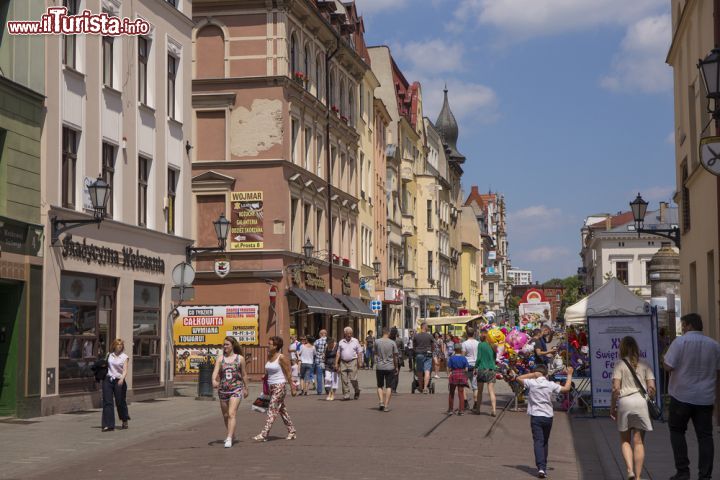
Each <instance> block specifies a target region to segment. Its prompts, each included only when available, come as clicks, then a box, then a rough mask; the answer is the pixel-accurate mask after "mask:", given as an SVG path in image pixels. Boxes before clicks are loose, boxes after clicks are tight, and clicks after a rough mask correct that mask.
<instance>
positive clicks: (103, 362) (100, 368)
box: [90, 357, 108, 383]
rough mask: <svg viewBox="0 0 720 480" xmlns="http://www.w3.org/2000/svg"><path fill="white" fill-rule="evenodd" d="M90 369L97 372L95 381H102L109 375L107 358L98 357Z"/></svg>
mask: <svg viewBox="0 0 720 480" xmlns="http://www.w3.org/2000/svg"><path fill="white" fill-rule="evenodd" d="M90 370H92V371H93V372H94V374H95V382H97V383H100V382H102V381H103V380H104V379H105V377H107V374H108V361H107V357H106V358H102V357H100V358H98V359H97V360H95V363H94V364H93V366H92V367H90Z"/></svg>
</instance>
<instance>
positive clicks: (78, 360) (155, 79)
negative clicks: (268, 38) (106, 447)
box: [39, 0, 193, 414]
mask: <svg viewBox="0 0 720 480" xmlns="http://www.w3.org/2000/svg"><path fill="white" fill-rule="evenodd" d="M64 5H66V6H67V7H68V10H69V11H70V13H71V14H72V13H78V12H81V11H82V10H84V9H89V10H91V11H93V12H96V13H100V12H105V13H108V14H110V15H113V16H118V17H128V18H131V19H143V20H145V21H147V22H148V23H149V24H150V29H149V31H148V32H147V33H146V34H143V35H137V36H130V35H128V36H120V37H100V36H96V35H77V36H47V37H45V47H46V55H45V74H44V81H45V85H47V88H46V92H45V95H46V99H45V107H46V114H45V126H44V129H43V132H42V148H41V156H42V169H41V178H40V185H41V192H42V193H41V205H42V206H41V220H42V223H43V225H44V228H45V229H46V232H47V234H46V235H45V244H44V246H43V262H44V264H43V281H42V283H43V287H42V288H43V306H44V310H43V318H42V325H43V328H42V332H43V334H42V359H41V368H40V372H39V373H40V385H41V388H40V392H39V400H40V401H39V408H40V411H41V413H43V414H50V413H56V412H63V411H68V410H81V409H87V408H89V407H92V406H97V405H98V401H99V392H97V387H96V383H95V379H94V377H93V372H92V370H91V367H92V365H93V363H94V360H95V359H96V358H98V357H99V356H101V355H104V354H105V353H107V351H108V348H109V346H110V344H111V343H112V341H113V339H115V338H121V339H123V340H124V341H125V346H126V351H127V354H128V355H129V356H130V358H131V361H130V373H129V375H128V387H129V396H130V398H135V399H142V398H149V397H153V396H157V395H163V394H164V393H165V391H166V388H168V389H169V387H170V386H171V378H172V375H171V372H170V368H169V365H170V362H171V360H172V359H171V355H168V354H167V353H168V349H167V348H166V346H167V345H168V342H169V338H168V329H167V328H165V327H166V326H167V322H166V320H165V319H166V318H167V317H168V315H169V314H170V312H171V311H172V306H171V286H172V279H171V271H172V269H173V266H174V265H176V264H178V263H181V262H183V261H184V259H185V247H186V246H187V245H188V244H189V243H191V241H190V240H189V237H190V236H191V235H192V232H191V228H190V227H191V225H190V222H189V211H190V202H189V194H190V162H189V159H188V156H187V153H186V148H185V146H186V145H190V142H192V139H193V137H192V135H191V128H190V126H191V123H192V113H191V105H190V101H189V99H190V79H191V64H192V48H191V32H192V26H193V23H192V20H191V8H192V5H191V2H190V1H189V0H179V1H177V2H173V3H170V2H156V1H154V0H143V1H137V2H121V1H120V0H80V1H78V0H68V1H66V2H64ZM98 176H100V177H102V179H104V180H105V182H107V183H108V184H109V185H110V186H111V196H110V199H109V202H108V204H107V210H106V212H105V217H104V219H103V221H102V223H101V224H100V225H99V226H98V227H96V226H95V225H87V226H83V227H80V228H77V229H74V230H72V232H66V233H63V234H61V235H60V236H59V238H53V237H54V236H55V235H54V223H55V222H54V219H59V220H64V221H72V220H87V219H90V218H92V216H91V215H92V213H91V212H92V203H91V201H90V197H89V193H88V188H87V187H88V185H89V184H90V183H92V182H93V181H94V180H95V179H96V178H97V177H98Z"/></svg>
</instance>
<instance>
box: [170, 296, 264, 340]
mask: <svg viewBox="0 0 720 480" xmlns="http://www.w3.org/2000/svg"><path fill="white" fill-rule="evenodd" d="M178 312H179V315H178V317H177V318H176V319H175V323H174V324H173V340H174V342H175V345H176V346H178V347H182V346H189V345H194V346H208V347H209V346H218V345H222V344H223V341H224V339H225V337H228V336H231V337H235V338H236V339H237V341H238V342H240V344H243V345H257V343H258V312H259V307H258V306H257V305H215V306H202V307H201V306H192V307H178Z"/></svg>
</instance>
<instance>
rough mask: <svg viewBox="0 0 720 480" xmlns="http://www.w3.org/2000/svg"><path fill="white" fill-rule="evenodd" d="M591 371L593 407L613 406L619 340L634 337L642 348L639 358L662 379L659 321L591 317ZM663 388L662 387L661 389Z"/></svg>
mask: <svg viewBox="0 0 720 480" xmlns="http://www.w3.org/2000/svg"><path fill="white" fill-rule="evenodd" d="M588 332H589V340H590V342H589V347H590V372H591V377H592V406H593V408H610V400H611V396H612V375H613V369H614V368H615V364H616V363H617V362H621V361H622V359H621V358H620V341H621V340H622V339H623V337H626V336H631V337H633V338H635V341H637V344H638V347H639V348H640V360H642V361H644V362H646V363H647V364H648V365H650V368H652V369H653V372H655V378H660V375H659V374H660V372H659V366H658V361H657V352H656V348H655V346H656V345H657V323H656V322H655V321H653V317H651V316H650V315H643V316H618V317H589V318H588ZM658 390H660V389H658Z"/></svg>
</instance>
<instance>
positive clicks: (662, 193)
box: [628, 185, 675, 209]
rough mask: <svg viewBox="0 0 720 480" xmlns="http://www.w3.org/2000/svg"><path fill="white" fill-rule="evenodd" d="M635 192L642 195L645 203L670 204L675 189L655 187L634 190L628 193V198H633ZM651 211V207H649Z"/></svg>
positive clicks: (664, 186)
mask: <svg viewBox="0 0 720 480" xmlns="http://www.w3.org/2000/svg"><path fill="white" fill-rule="evenodd" d="M637 192H640V193H642V197H643V199H645V201H646V202H672V196H673V193H675V187H671V186H667V185H657V186H654V187H650V188H645V189H640V188H639V189H635V190H632V191H631V192H628V198H635V195H636V194H637ZM650 208H651V209H652V208H653V207H652V205H651V206H650Z"/></svg>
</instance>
